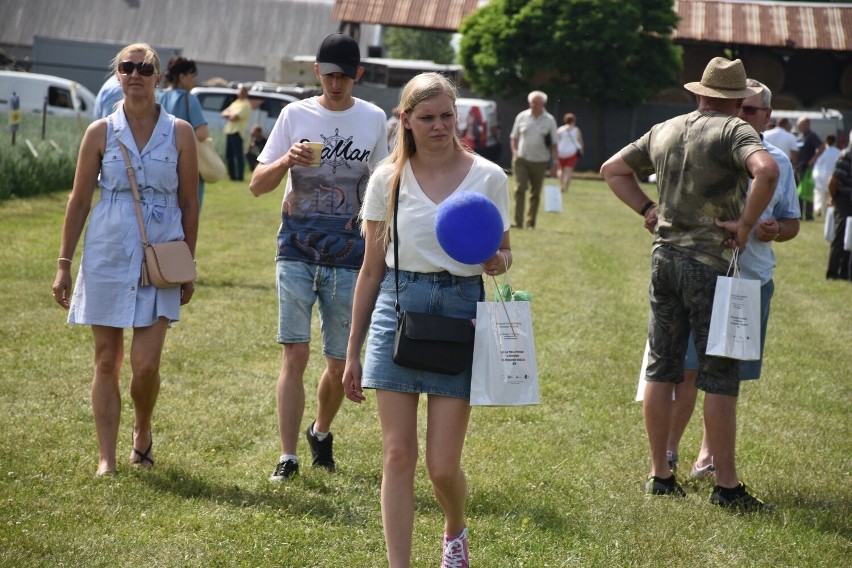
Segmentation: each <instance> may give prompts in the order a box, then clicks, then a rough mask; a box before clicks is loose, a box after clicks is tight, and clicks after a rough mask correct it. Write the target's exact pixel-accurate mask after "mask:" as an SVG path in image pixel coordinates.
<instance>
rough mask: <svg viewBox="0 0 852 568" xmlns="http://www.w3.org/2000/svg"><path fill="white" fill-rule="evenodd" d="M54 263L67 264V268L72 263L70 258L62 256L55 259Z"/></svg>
mask: <svg viewBox="0 0 852 568" xmlns="http://www.w3.org/2000/svg"><path fill="white" fill-rule="evenodd" d="M56 262H57V263H59V262H67V263H68V265H69V266H70V265H71V264H72V263H73V261H72V260H71V259H70V258H65V257H64V256H60V257H59V258H57V259H56Z"/></svg>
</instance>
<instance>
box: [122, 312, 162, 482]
mask: <svg viewBox="0 0 852 568" xmlns="http://www.w3.org/2000/svg"><path fill="white" fill-rule="evenodd" d="M167 329H168V320H167V319H166V318H160V319H159V321H157V323H155V324H154V325H152V326H149V327H137V328H134V329H133V340H132V341H131V343H130V368H131V370H132V375H131V378H130V397H131V398H132V399H133V410H134V419H133V448H134V450H137V451H133V450H131V453H130V462H131V463H133V464H136V465H139V466H141V467H151V466H152V465H154V464H153V460H152V459H150V460H146V459H144V458H143V455H145V454H146V452H147V451H148V450H149V449H150V447H151V442H152V437H151V415H152V414H153V413H154V405H155V404H156V403H157V395H159V393H160V359H161V357H162V354H163V344H164V343H165V340H166V330H167ZM152 457H153V456H148V458H152Z"/></svg>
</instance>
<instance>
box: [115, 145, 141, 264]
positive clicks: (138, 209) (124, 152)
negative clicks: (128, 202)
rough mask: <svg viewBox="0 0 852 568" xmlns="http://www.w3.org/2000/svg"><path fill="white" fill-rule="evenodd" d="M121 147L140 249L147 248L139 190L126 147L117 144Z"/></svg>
mask: <svg viewBox="0 0 852 568" xmlns="http://www.w3.org/2000/svg"><path fill="white" fill-rule="evenodd" d="M118 145H119V146H120V147H121V155H122V156H124V165H125V166H126V168H127V177H128V178H130V189H131V190H132V191H133V203H134V204H135V205H136V221H138V222H139V233H140V234H141V235H142V248H145V247H147V246H148V235H147V234H146V233H145V222H144V221H143V220H142V206H141V205H140V204H139V202H140V199H139V189H138V188H137V187H136V172H134V171H133V165H132V164H131V163H130V156H129V155H128V153H127V147H126V146H125V145H124V144H123V143H122V142H121V141H119V142H118Z"/></svg>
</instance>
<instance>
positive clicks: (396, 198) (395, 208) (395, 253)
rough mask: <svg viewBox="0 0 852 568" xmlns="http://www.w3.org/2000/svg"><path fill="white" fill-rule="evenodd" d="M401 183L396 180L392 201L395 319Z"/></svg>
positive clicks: (397, 287) (397, 289)
mask: <svg viewBox="0 0 852 568" xmlns="http://www.w3.org/2000/svg"><path fill="white" fill-rule="evenodd" d="M401 181H402V176H400V177H398V178H397V179H396V187H394V200H393V275H394V278H396V303H395V304H394V306H393V307H394V309H395V310H396V319H397V320H399V318H400V310H399V231H398V230H397V228H396V217H397V213H399V186H400V182H401Z"/></svg>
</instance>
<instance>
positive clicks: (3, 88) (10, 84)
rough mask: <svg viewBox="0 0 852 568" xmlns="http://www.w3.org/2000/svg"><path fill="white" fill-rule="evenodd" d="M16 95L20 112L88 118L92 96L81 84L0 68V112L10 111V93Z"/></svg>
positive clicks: (90, 116)
mask: <svg viewBox="0 0 852 568" xmlns="http://www.w3.org/2000/svg"><path fill="white" fill-rule="evenodd" d="M13 93H14V94H16V95H17V96H18V100H19V103H20V107H19V108H20V111H21V114H22V115H24V114H41V113H42V112H47V114H48V115H55V116H77V115H78V114H79V115H80V116H82V117H83V118H86V119H88V120H92V116H93V111H94V107H95V95H94V94H93V93H92V92H91V91H90V90H89V89H87V88H86V87H84V86H83V85H81V84H79V83H77V82H75V81H71V80H69V79H63V78H62V77H54V76H53V75H42V74H41V73H26V72H22V71H0V111H4V112H8V111H10V110H11V106H10V105H11V100H12V94H13Z"/></svg>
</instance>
